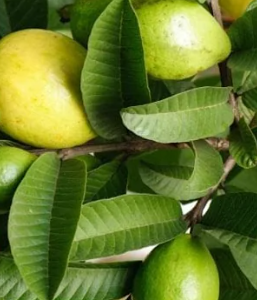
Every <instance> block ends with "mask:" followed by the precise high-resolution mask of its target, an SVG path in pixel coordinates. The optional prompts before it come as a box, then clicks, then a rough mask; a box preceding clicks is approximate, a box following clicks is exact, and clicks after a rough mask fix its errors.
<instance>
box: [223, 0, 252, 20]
mask: <svg viewBox="0 0 257 300" xmlns="http://www.w3.org/2000/svg"><path fill="white" fill-rule="evenodd" d="M252 1H253V0H219V3H220V7H221V9H222V11H223V12H224V13H226V14H227V15H228V16H230V17H232V18H233V19H237V18H239V17H241V16H242V14H243V13H244V12H245V10H246V8H247V6H248V5H249V4H250V3H251V2H252Z"/></svg>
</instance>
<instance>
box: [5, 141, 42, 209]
mask: <svg viewBox="0 0 257 300" xmlns="http://www.w3.org/2000/svg"><path fill="white" fill-rule="evenodd" d="M36 158H37V157H36V155H34V154H32V153H29V152H28V151H25V150H22V149H19V148H16V147H9V146H2V147H0V214H3V213H6V212H7V211H9V208H10V206H11V202H12V197H13V194H14V192H15V190H16V188H17V186H18V184H19V183H20V181H21V179H22V178H23V176H24V175H25V173H26V171H27V169H28V168H29V167H30V165H31V164H32V163H33V161H34V160H35V159H36Z"/></svg>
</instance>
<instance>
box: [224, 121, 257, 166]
mask: <svg viewBox="0 0 257 300" xmlns="http://www.w3.org/2000/svg"><path fill="white" fill-rule="evenodd" d="M237 126H238V127H237V128H236V129H235V130H233V131H232V132H231V134H230V136H229V140H230V144H229V151H230V154H231V155H232V156H233V158H234V159H235V161H236V162H237V164H238V165H239V166H241V167H242V168H245V169H249V168H253V167H255V166H256V165H257V141H256V138H255V136H254V134H253V133H252V131H251V129H250V127H249V126H248V125H247V123H246V122H245V120H244V118H241V119H240V121H239V122H238V124H237Z"/></svg>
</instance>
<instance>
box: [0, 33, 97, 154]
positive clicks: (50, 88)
mask: <svg viewBox="0 0 257 300" xmlns="http://www.w3.org/2000/svg"><path fill="white" fill-rule="evenodd" d="M85 57H86V50H85V49H84V48H83V47H82V46H81V45H79V44H78V43H77V42H75V41H74V40H72V39H71V38H68V37H66V36H64V35H62V34H60V33H55V32H52V31H48V30H42V29H26V30H21V31H17V32H14V33H11V34H10V35H7V36H6V37H4V38H3V39H2V40H1V41H0V74H1V75H0V86H1V88H0V112H1V116H0V130H2V131H3V132H5V133H7V134H8V135H10V136H11V137H13V138H15V139H17V140H18V141H21V142H23V143H26V144H29V145H32V146H35V147H43V148H56V149H58V148H67V147H73V146H76V145H80V144H83V143H85V142H87V141H88V140H90V139H92V138H93V137H95V133H94V132H93V130H92V129H91V127H90V125H89V123H88V120H87V117H86V114H85V112H84V107H83V102H82V95H81V91H80V76H81V71H82V68H83V64H84V60H85Z"/></svg>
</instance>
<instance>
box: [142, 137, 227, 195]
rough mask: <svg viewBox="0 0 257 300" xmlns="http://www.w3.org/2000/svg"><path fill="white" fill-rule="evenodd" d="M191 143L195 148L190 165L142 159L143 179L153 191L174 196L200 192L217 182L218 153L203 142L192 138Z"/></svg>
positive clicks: (221, 166)
mask: <svg viewBox="0 0 257 300" xmlns="http://www.w3.org/2000/svg"><path fill="white" fill-rule="evenodd" d="M192 144H193V149H194V152H195V165H194V168H191V167H183V166H182V167H181V165H180V166H178V167H177V168H173V167H171V166H167V165H166V166H158V165H153V164H145V163H144V164H141V167H140V174H141V178H142V180H143V182H144V183H145V184H146V185H147V186H149V187H150V188H151V189H152V190H154V191H155V192H156V193H158V194H161V195H164V196H170V197H174V198H175V199H177V200H191V199H196V198H199V197H201V196H204V195H205V194H206V193H207V192H208V190H209V189H210V188H211V187H213V186H215V185H216V184H217V183H218V182H219V180H220V178H221V176H222V174H223V163H222V159H221V156H220V154H219V153H218V152H217V151H216V150H214V149H213V148H212V147H211V146H210V145H209V144H208V143H207V142H205V141H196V142H193V143H192Z"/></svg>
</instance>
